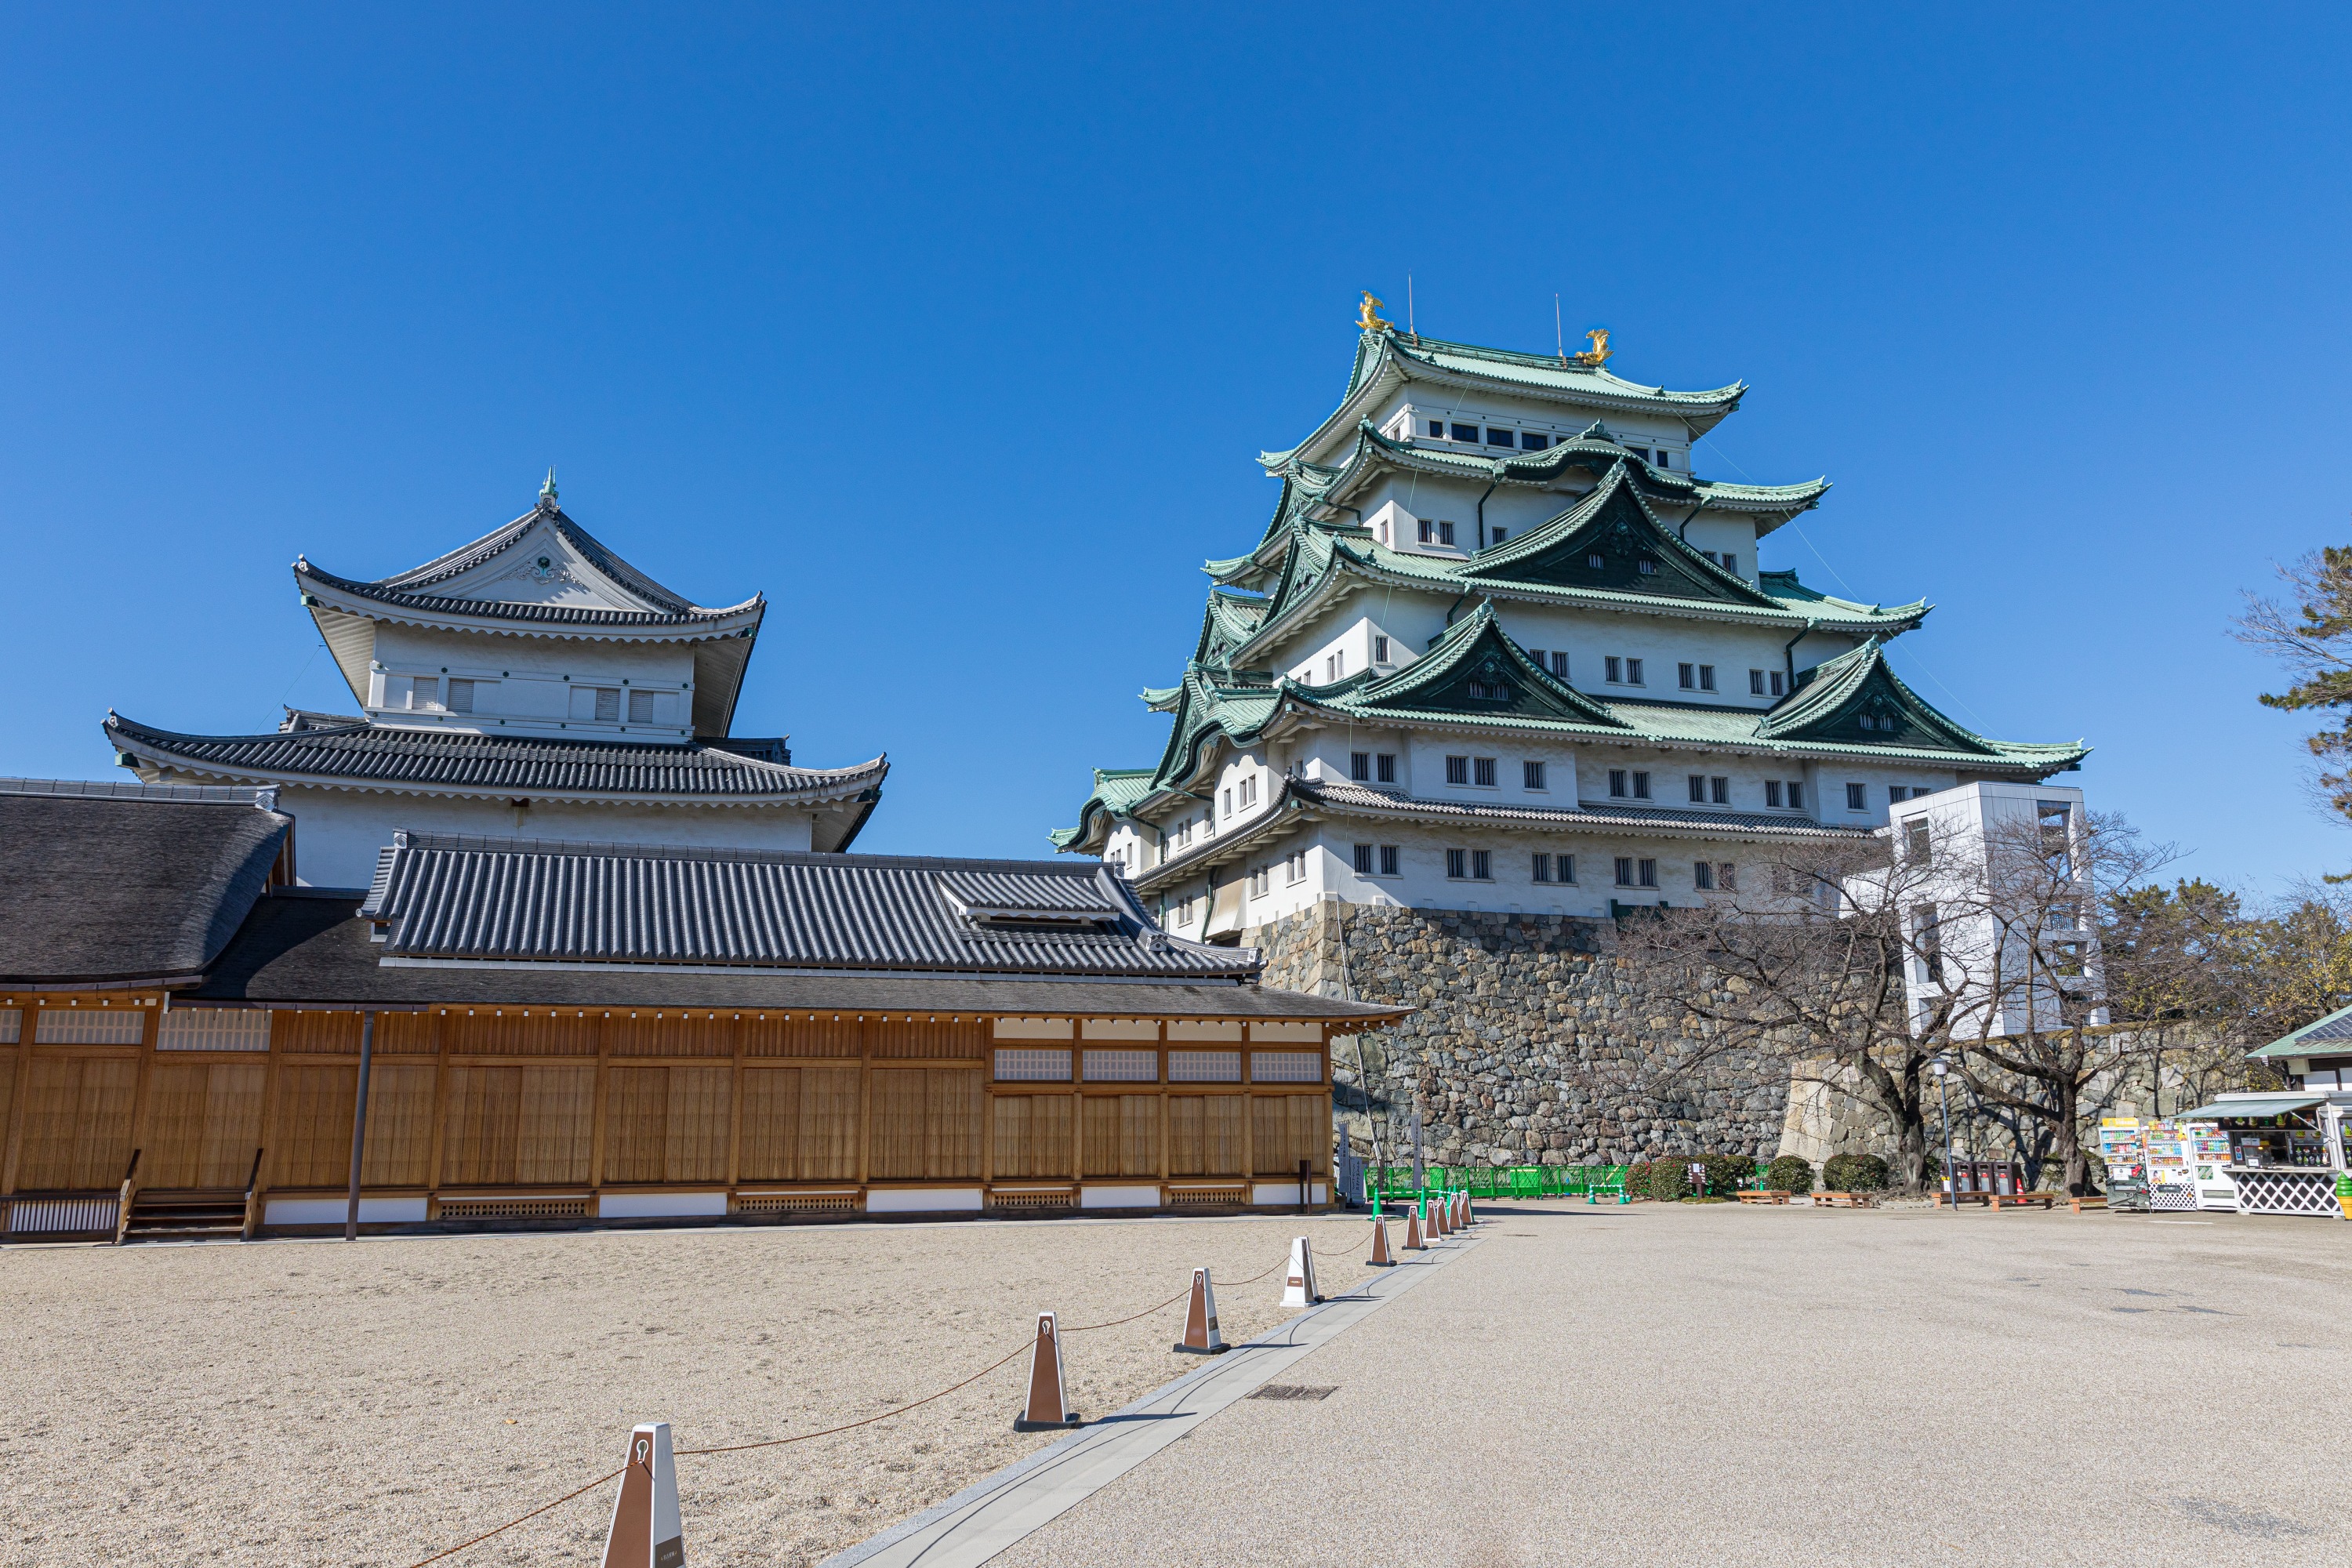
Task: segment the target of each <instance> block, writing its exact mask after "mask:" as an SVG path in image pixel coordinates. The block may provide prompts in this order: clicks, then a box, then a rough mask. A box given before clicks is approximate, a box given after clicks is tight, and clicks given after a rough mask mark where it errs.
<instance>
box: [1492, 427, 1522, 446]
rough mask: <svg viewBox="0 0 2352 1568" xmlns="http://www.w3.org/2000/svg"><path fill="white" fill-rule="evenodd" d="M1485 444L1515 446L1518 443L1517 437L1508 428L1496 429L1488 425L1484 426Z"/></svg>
mask: <svg viewBox="0 0 2352 1568" xmlns="http://www.w3.org/2000/svg"><path fill="white" fill-rule="evenodd" d="M1486 445H1488V446H1489V447H1516V446H1517V445H1518V440H1517V437H1516V436H1515V435H1514V434H1513V433H1512V432H1510V431H1508V430H1497V429H1496V428H1495V427H1494V426H1487V428H1486Z"/></svg>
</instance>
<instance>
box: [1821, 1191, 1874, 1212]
mask: <svg viewBox="0 0 2352 1568" xmlns="http://www.w3.org/2000/svg"><path fill="white" fill-rule="evenodd" d="M1813 1206H1814V1207H1815V1208H1817V1209H1868V1208H1876V1207H1877V1206H1878V1202H1877V1200H1876V1199H1874V1198H1873V1197H1872V1196H1871V1195H1870V1194H1868V1193H1815V1194H1813Z"/></svg>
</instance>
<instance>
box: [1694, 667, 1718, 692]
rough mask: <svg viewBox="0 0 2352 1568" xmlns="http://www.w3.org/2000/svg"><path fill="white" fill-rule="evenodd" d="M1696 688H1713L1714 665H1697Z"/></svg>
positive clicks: (1709, 689)
mask: <svg viewBox="0 0 2352 1568" xmlns="http://www.w3.org/2000/svg"><path fill="white" fill-rule="evenodd" d="M1698 689H1700V690H1701V691H1712V690H1714V689H1715V666H1713V665H1711V664H1702V665H1700V666H1699V667H1698Z"/></svg>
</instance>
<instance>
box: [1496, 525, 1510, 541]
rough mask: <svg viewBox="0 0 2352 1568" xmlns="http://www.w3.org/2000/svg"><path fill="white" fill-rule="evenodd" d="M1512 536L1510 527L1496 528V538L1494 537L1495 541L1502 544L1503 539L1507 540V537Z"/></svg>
mask: <svg viewBox="0 0 2352 1568" xmlns="http://www.w3.org/2000/svg"><path fill="white" fill-rule="evenodd" d="M1510 537H1511V531H1510V530H1509V529H1507V528H1498V529H1496V530H1495V538H1494V542H1495V543H1496V544H1500V543H1502V542H1503V541H1505V540H1506V539H1508V538H1510Z"/></svg>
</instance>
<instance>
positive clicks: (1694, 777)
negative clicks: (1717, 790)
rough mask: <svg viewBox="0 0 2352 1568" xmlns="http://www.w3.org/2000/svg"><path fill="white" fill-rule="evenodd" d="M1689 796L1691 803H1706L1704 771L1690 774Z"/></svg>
mask: <svg viewBox="0 0 2352 1568" xmlns="http://www.w3.org/2000/svg"><path fill="white" fill-rule="evenodd" d="M1690 798H1691V804H1692V805H1706V774H1705V773H1693V774H1691V775H1690Z"/></svg>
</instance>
